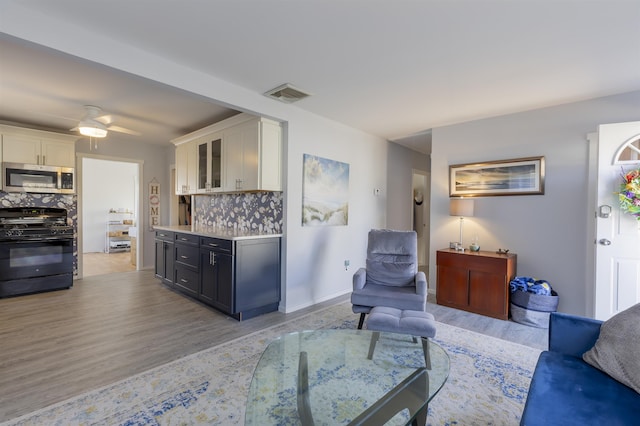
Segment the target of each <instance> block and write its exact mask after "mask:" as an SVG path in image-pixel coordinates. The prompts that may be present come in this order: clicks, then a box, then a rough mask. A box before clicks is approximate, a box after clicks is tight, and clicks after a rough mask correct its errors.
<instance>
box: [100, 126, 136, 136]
mask: <svg viewBox="0 0 640 426" xmlns="http://www.w3.org/2000/svg"><path fill="white" fill-rule="evenodd" d="M107 130H109V131H113V132H118V133H126V134H127V135H132V136H140V135H142V133H140V132H137V131H135V130H131V129H126V128H124V127H120V126H108V127H107Z"/></svg>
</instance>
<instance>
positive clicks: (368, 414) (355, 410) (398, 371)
mask: <svg viewBox="0 0 640 426" xmlns="http://www.w3.org/2000/svg"><path fill="white" fill-rule="evenodd" d="M448 376H449V356H448V355H447V353H446V352H445V350H444V349H442V348H441V347H440V346H438V345H437V344H435V343H433V342H431V341H427V340H422V341H421V339H414V338H412V337H411V336H408V335H404V334H394V333H380V332H374V331H369V330H314V331H301V332H295V333H290V334H285V335H283V336H280V337H279V338H277V339H275V340H274V341H273V342H271V343H270V344H269V345H268V346H267V348H266V349H265V351H264V353H263V354H262V357H261V358H260V361H259V362H258V365H257V366H256V369H255V371H254V373H253V378H252V380H251V386H250V388H249V395H248V397H247V406H246V412H245V424H246V425H260V426H266V425H303V426H306V425H382V424H389V425H407V424H418V423H420V424H423V425H424V424H425V422H426V417H427V410H428V404H429V401H431V399H432V398H433V397H434V396H435V395H436V394H437V393H438V391H439V390H440V389H441V388H442V385H444V383H445V382H446V380H447V377H448Z"/></svg>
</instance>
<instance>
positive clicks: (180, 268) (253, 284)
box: [156, 233, 281, 321]
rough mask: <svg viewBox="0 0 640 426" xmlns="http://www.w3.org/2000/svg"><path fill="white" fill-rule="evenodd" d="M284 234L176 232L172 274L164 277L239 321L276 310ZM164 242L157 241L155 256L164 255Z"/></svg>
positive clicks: (182, 290) (192, 295)
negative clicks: (225, 235) (236, 237)
mask: <svg viewBox="0 0 640 426" xmlns="http://www.w3.org/2000/svg"><path fill="white" fill-rule="evenodd" d="M195 237H197V238H195ZM280 240H281V238H280V237H279V236H277V237H259V238H255V239H240V240H226V239H220V238H213V237H205V236H194V234H181V233H175V239H174V242H175V248H174V250H173V253H174V254H175V257H174V259H173V261H174V262H173V264H174V265H175V266H174V269H175V270H174V280H173V283H169V282H168V280H166V279H164V280H163V282H164V283H166V284H169V285H170V286H171V287H172V288H174V289H176V290H179V291H180V292H181V293H183V294H185V295H188V296H190V297H193V298H195V299H198V300H200V301H201V302H203V303H205V304H207V305H209V306H211V307H213V308H215V309H217V310H219V311H221V312H224V313H225V314H227V315H229V316H232V317H233V318H235V319H237V320H239V321H242V320H243V319H248V318H252V317H255V316H258V315H261V314H264V313H267V312H273V311H277V310H278V306H279V304H280ZM162 247H163V246H162V245H158V244H157V245H156V248H157V250H156V262H158V261H159V260H160V259H163V257H162V256H160V254H159V253H158V250H159V249H161V248H162ZM158 268H159V266H158V265H157V264H156V270H158ZM159 275H160V274H157V276H158V278H162V277H161V276H159Z"/></svg>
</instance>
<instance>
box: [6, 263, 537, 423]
mask: <svg viewBox="0 0 640 426" xmlns="http://www.w3.org/2000/svg"><path fill="white" fill-rule="evenodd" d="M348 298H349V295H345V296H342V297H339V298H337V299H334V300H331V301H328V302H324V303H321V304H318V305H316V306H313V307H310V308H306V309H303V310H300V311H297V312H294V313H290V314H283V313H280V312H273V313H269V314H266V315H262V316H259V317H257V318H253V319H249V320H246V321H243V322H238V321H236V320H234V319H231V318H229V317H227V316H225V315H223V314H221V313H219V312H217V311H215V310H214V309H211V308H209V307H206V306H204V305H202V304H200V303H198V302H196V301H193V300H191V299H189V298H186V297H184V296H182V295H180V294H179V293H176V292H174V291H173V290H171V289H169V288H167V287H166V286H164V285H162V284H161V283H160V282H159V281H158V280H157V279H155V277H154V276H153V272H152V271H138V272H136V271H133V272H123V273H116V274H108V275H97V276H90V277H86V278H84V279H82V280H77V281H75V282H74V286H73V287H72V288H71V289H69V290H60V291H54V292H48V293H40V294H34V295H25V296H19V297H13V298H6V299H0V422H2V421H6V420H9V419H12V418H15V417H18V416H21V415H23V414H26V413H29V412H31V411H35V410H37V409H40V408H43V407H46V406H48V405H51V404H53V403H56V402H59V401H62V400H65V399H67V398H70V397H73V396H75V395H78V394H80V393H83V392H87V391H90V390H92V389H96V388H99V387H102V386H105V385H108V384H110V383H113V382H116V381H119V380H122V379H124V378H126V377H129V376H131V375H134V374H137V373H140V372H142V371H145V370H148V369H150V368H153V367H156V366H159V365H162V364H165V363H167V362H170V361H173V360H175V359H178V358H181V357H184V356H186V355H189V354H192V353H195V352H197V351H200V350H203V349H206V348H209V347H211V346H214V345H217V344H220V343H223V342H226V341H229V340H232V339H234V338H237V337H241V336H243V335H246V334H249V333H252V332H254V331H257V330H261V329H263V328H267V327H270V326H272V325H275V324H279V323H282V322H284V321H287V320H290V319H295V318H297V317H300V316H302V315H304V314H306V313H309V312H313V311H315V310H318V309H320V308H323V307H325V306H327V305H330V304H333V303H337V302H340V301H344V300H348ZM428 310H429V311H430V312H432V313H433V314H434V315H435V317H436V319H437V320H438V321H441V322H446V323H450V324H453V325H456V326H460V327H464V328H469V329H472V330H475V331H478V332H481V333H485V334H489V335H493V336H495V337H500V338H503V339H507V340H512V341H516V342H519V343H523V344H528V345H530V346H533V347H538V348H543V349H544V348H546V339H547V337H546V336H547V330H543V329H536V328H532V327H527V326H524V325H521V324H517V323H513V322H510V321H501V320H496V319H492V318H487V317H482V316H480V315H475V314H470V313H467V312H463V311H458V310H455V309H450V308H446V307H443V306H439V305H434V304H431V303H429V306H428ZM354 315H355V314H354Z"/></svg>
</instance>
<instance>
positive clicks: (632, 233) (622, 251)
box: [594, 122, 640, 320]
mask: <svg viewBox="0 0 640 426" xmlns="http://www.w3.org/2000/svg"><path fill="white" fill-rule="evenodd" d="M638 138H640V122H632V123H616V124H604V125H601V126H599V127H598V139H599V143H598V182H597V211H596V241H595V244H596V249H595V253H596V259H595V267H596V271H595V279H596V284H595V294H594V316H595V318H597V319H600V320H607V319H608V318H610V317H611V316H613V315H615V314H616V313H617V312H620V311H623V310H625V309H626V308H628V307H630V306H632V305H634V304H636V303H638V302H640V221H638V220H636V218H635V217H634V216H632V215H630V214H626V213H624V212H623V211H622V210H621V209H620V206H619V202H618V194H617V192H618V191H619V189H620V184H621V183H622V174H623V170H624V171H625V172H627V171H629V170H632V169H637V168H639V167H640V161H638V162H634V161H632V162H629V161H627V162H625V163H623V164H620V163H619V162H617V160H616V157H617V155H616V154H617V153H618V151H619V149H620V148H621V147H623V146H624V145H626V144H627V143H628V142H629V141H630V140H637V139H638ZM636 158H637V157H636ZM634 163H635V164H634ZM609 211H610V213H609V214H608V215H607V213H608V212H609Z"/></svg>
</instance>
